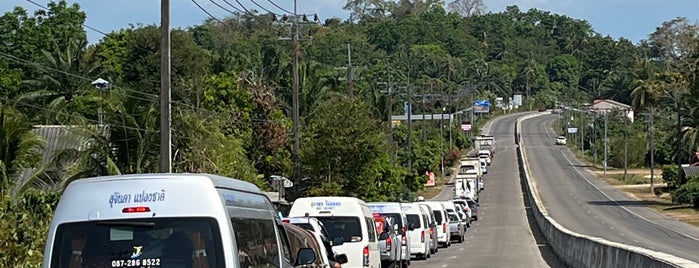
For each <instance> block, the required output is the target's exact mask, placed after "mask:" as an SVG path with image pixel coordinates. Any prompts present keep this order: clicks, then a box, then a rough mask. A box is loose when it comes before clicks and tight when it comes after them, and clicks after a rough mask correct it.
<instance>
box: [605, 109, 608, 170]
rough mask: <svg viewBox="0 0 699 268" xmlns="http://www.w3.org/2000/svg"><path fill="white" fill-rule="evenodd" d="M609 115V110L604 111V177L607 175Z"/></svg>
mask: <svg viewBox="0 0 699 268" xmlns="http://www.w3.org/2000/svg"><path fill="white" fill-rule="evenodd" d="M607 114H609V110H605V111H604V175H605V176H606V175H607V121H608V120H607V118H608V116H607Z"/></svg>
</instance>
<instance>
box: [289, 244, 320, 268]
mask: <svg viewBox="0 0 699 268" xmlns="http://www.w3.org/2000/svg"><path fill="white" fill-rule="evenodd" d="M296 256H297V257H296V262H295V263H294V266H301V265H309V264H312V263H314V262H315V261H316V252H315V251H313V250H312V249H311V248H301V249H299V251H298V254H296Z"/></svg>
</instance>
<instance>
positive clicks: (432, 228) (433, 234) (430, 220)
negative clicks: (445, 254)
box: [417, 202, 441, 254]
mask: <svg viewBox="0 0 699 268" xmlns="http://www.w3.org/2000/svg"><path fill="white" fill-rule="evenodd" d="M417 204H418V205H419V206H420V209H422V210H423V212H425V215H427V227H428V229H429V233H430V239H429V240H430V253H432V254H435V253H437V252H438V251H439V243H438V242H437V221H436V219H435V217H434V211H432V208H430V206H428V205H426V204H424V203H422V202H419V203H417ZM440 228H441V226H440Z"/></svg>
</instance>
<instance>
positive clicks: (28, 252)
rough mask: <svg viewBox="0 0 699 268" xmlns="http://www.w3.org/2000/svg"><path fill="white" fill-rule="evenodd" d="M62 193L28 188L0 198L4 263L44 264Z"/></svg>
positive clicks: (0, 245) (0, 261)
mask: <svg viewBox="0 0 699 268" xmlns="http://www.w3.org/2000/svg"><path fill="white" fill-rule="evenodd" d="M59 198H60V195H59V194H57V193H48V192H40V191H28V192H26V193H25V194H24V195H22V196H21V197H20V198H19V200H12V199H11V198H10V197H9V196H5V197H1V198H0V230H2V232H0V249H2V254H0V267H23V268H24V267H41V263H42V258H43V252H44V245H45V243H46V236H47V234H48V229H49V225H50V224H51V218H52V216H53V212H54V209H55V208H56V205H57V204H58V199H59Z"/></svg>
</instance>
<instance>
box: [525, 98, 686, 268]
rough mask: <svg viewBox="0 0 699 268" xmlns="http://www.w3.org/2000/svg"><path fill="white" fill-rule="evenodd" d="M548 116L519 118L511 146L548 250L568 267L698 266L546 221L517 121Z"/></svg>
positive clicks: (667, 255) (674, 257)
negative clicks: (513, 147)
mask: <svg viewBox="0 0 699 268" xmlns="http://www.w3.org/2000/svg"><path fill="white" fill-rule="evenodd" d="M546 114H550V112H540V113H535V114H530V115H526V116H523V117H521V118H519V119H518V120H517V124H516V125H515V143H517V145H518V146H517V159H518V162H519V168H520V170H519V171H520V176H521V179H522V181H523V183H525V184H526V185H525V186H526V189H528V192H527V193H526V194H527V197H528V198H529V201H530V204H531V209H532V211H533V214H534V217H535V219H536V222H537V224H538V225H539V229H540V230H541V232H542V233H543V234H544V236H545V237H546V240H547V241H548V244H549V246H550V247H551V248H552V249H553V251H554V252H555V253H556V255H558V257H559V258H560V259H561V260H562V261H563V262H565V263H566V264H567V265H568V266H570V267H575V268H577V267H595V268H597V267H634V268H635V267H699V264H697V263H695V262H692V261H690V260H687V259H683V258H679V257H676V256H673V255H669V254H665V253H660V252H657V251H652V250H648V249H644V248H640V247H635V246H630V245H625V244H620V243H615V242H611V241H607V240H604V239H602V238H597V237H591V236H586V235H582V234H578V233H574V232H572V231H570V230H568V229H566V228H564V227H563V226H561V225H560V224H558V222H556V221H555V220H554V219H553V218H551V217H549V215H548V212H547V211H546V208H545V207H544V205H543V204H542V203H541V199H540V198H539V193H538V192H537V189H536V183H535V181H533V180H531V178H530V177H529V173H530V172H529V168H528V167H527V154H526V150H525V149H523V146H522V145H523V142H522V140H521V139H520V136H521V135H520V130H521V121H522V120H526V119H528V118H532V117H536V116H541V115H546Z"/></svg>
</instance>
